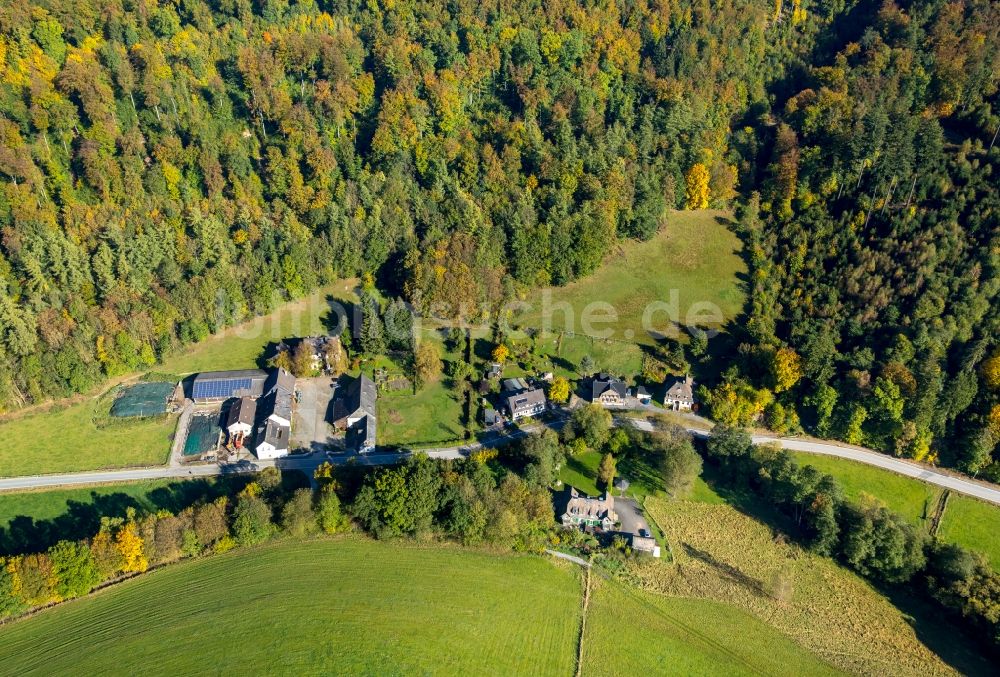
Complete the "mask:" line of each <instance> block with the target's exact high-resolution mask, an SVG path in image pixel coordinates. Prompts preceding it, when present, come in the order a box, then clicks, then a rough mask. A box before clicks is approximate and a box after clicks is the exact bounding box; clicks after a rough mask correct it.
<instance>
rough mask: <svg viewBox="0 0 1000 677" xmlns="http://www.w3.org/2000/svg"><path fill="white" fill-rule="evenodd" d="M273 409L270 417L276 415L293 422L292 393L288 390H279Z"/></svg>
mask: <svg viewBox="0 0 1000 677" xmlns="http://www.w3.org/2000/svg"><path fill="white" fill-rule="evenodd" d="M272 404H273V406H272V408H271V411H270V413H269V414H268V416H270V415H271V414H276V415H278V416H280V417H281V418H283V419H285V420H286V421H291V420H292V393H291V392H289V391H287V390H277V391H275V393H274V399H273V400H272Z"/></svg>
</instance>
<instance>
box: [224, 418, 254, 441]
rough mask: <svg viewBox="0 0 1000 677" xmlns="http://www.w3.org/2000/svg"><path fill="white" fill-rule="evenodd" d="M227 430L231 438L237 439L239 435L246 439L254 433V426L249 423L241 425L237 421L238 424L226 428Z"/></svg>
mask: <svg viewBox="0 0 1000 677" xmlns="http://www.w3.org/2000/svg"><path fill="white" fill-rule="evenodd" d="M226 430H227V431H228V432H229V436H230V437H236V436H237V435H243V436H244V437H246V436H248V435H249V434H250V433H251V432H253V426H251V425H250V424H249V423H241V422H239V421H237V422H236V423H234V424H232V425H231V426H229V427H228V428H226Z"/></svg>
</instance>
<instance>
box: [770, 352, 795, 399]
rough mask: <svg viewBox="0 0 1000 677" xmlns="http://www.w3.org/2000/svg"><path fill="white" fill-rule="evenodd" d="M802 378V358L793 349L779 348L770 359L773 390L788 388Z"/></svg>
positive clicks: (777, 391) (781, 390)
mask: <svg viewBox="0 0 1000 677" xmlns="http://www.w3.org/2000/svg"><path fill="white" fill-rule="evenodd" d="M800 378H802V359H801V358H800V357H799V354H798V353H797V352H795V351H794V350H793V349H791V348H788V347H785V348H779V349H778V350H777V351H775V353H774V359H773V360H772V361H771V379H772V381H773V385H774V392H776V393H780V392H783V391H785V390H788V389H789V388H791V387H792V386H793V385H795V384H796V383H798V382H799V379H800Z"/></svg>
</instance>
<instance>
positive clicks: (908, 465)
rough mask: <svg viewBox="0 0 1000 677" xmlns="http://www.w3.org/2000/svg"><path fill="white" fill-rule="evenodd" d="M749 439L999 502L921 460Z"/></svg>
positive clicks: (637, 422) (998, 491) (998, 493)
mask: <svg viewBox="0 0 1000 677" xmlns="http://www.w3.org/2000/svg"><path fill="white" fill-rule="evenodd" d="M631 422H632V425H634V426H635V427H636V428H638V429H640V430H647V431H649V430H652V429H653V424H652V422H650V421H649V420H648V419H632V420H631ZM687 431H688V432H689V433H691V434H692V435H694V436H695V437H701V438H705V437H708V436H709V432H708V431H706V430H703V429H700V428H690V427H689V428H687ZM752 439H753V443H754V444H770V443H777V444H779V445H781V448H782V449H788V450H789V451H804V452H806V453H809V454H821V455H823V456H836V457H838V458H846V459H849V460H852V461H858V462H859V463H867V464H868V465H873V466H876V467H879V468H884V469H885V470H889V471H891V472H894V473H898V474H900V475H905V476H906V477H913V478H915V479H918V480H923V481H924V482H928V483H930V484H936V485H937V486H939V487H944V488H946V489H951V490H952V491H955V492H958V493H960V494H966V495H967V496H974V497H975V498H979V499H982V500H984V501H989V502H990V503H996V504H997V505H1000V487H997V486H996V485H990V484H987V483H985V482H977V481H975V480H971V479H968V478H965V477H960V476H957V475H952V474H949V473H947V472H944V471H941V470H937V469H935V468H931V467H929V466H926V465H923V464H921V463H916V462H915V461H907V460H904V459H901V458H894V457H892V456H887V455H886V454H880V453H879V452H877V451H871V450H870V449H863V448H861V447H852V446H849V445H846V444H837V443H834V442H821V441H813V440H800V439H795V438H779V437H773V436H770V435H754V436H753V438H752Z"/></svg>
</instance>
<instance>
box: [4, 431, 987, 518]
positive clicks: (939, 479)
mask: <svg viewBox="0 0 1000 677" xmlns="http://www.w3.org/2000/svg"><path fill="white" fill-rule="evenodd" d="M702 421H703V424H704V419H702ZM565 422H566V419H565V418H556V419H553V420H550V421H547V422H545V423H536V424H533V425H530V426H525V427H524V428H521V429H517V430H512V431H499V432H492V433H486V434H485V435H484V436H483V437H482V438H481V439H480V440H479V441H477V442H472V443H470V444H467V445H461V446H454V447H441V448H434V449H419V450H415V451H417V452H422V453H425V454H427V455H428V456H430V457H431V458H441V459H446V458H451V459H455V458H462V457H463V456H467V455H468V454H470V453H471V452H473V451H476V450H478V449H482V448H490V447H499V446H503V445H505V444H509V443H511V442H514V441H516V440H518V439H521V438H523V437H524V436H525V435H528V434H530V433H533V432H537V431H538V430H541V429H542V428H543V427H549V428H552V429H554V430H557V429H559V428H561V427H562V426H563V424H564V423H565ZM626 422H627V423H628V424H630V425H632V426H634V427H636V428H637V429H639V430H646V431H651V430H653V429H654V424H653V422H652V421H650V420H649V419H643V418H616V419H615V425H624V424H626ZM685 428H686V430H687V431H688V432H689V433H691V434H692V435H694V436H695V437H699V438H705V437H708V435H709V433H708V431H706V430H705V429H704V428H694V427H690V426H685ZM753 443H754V444H768V443H777V444H780V445H781V447H782V448H784V449H788V450H790V451H802V452H806V453H810V454H822V455H825V456H836V457H839V458H846V459H849V460H852V461H858V462H860V463H867V464H868V465H873V466H876V467H879V468H884V469H885V470H889V471H891V472H894V473H898V474H900V475H904V476H906V477H912V478H914V479H918V480H923V481H924V482H929V483H930V484H934V485H937V486H940V487H944V488H946V489H951V490H952V491H955V492H957V493H960V494H965V495H967V496H973V497H975V498H979V499H982V500H984V501H989V502H990V503H995V504H997V505H1000V487H998V486H996V485H990V484H987V483H985V482H977V481H975V480H971V479H968V478H964V477H959V476H957V475H952V474H949V473H947V472H944V471H940V470H937V469H934V468H930V467H928V466H925V465H922V464H919V463H915V462H913V461H906V460H903V459H899V458H894V457H892V456H886V455H885V454H880V453H878V452H876V451H871V450H869V449H863V448H860V447H852V446H847V445H842V444H836V443H833V442H822V441H813V440H800V439H792V438H778V437H771V436H767V435H754V436H753ZM412 453H414V452H410V451H392V452H385V453H373V454H365V455H358V454H335V455H330V456H327V455H326V454H321V453H314V454H306V455H295V456H289V457H286V458H280V459H277V460H273V461H252V462H250V461H242V462H241V463H236V464H216V463H212V464H206V465H192V466H189V467H175V466H169V465H168V466H158V467H153V468H131V469H124V470H104V471H93V472H79V473H66V474H60V475H31V476H25V477H9V478H3V479H0V492H3V491H18V490H25V489H39V488H46V487H61V486H71V485H87V484H104V483H110V482H131V481H136V480H155V479H171V478H176V479H194V478H197V477H210V476H213V475H226V474H232V473H241V472H253V471H256V470H260V469H262V468H266V467H277V468H280V469H282V470H301V471H302V472H304V473H306V474H307V475H310V476H312V473H313V471H314V470H315V469H316V467H317V466H319V465H320V464H321V463H323V462H324V461H329V462H330V463H333V464H340V463H349V462H351V463H358V464H362V465H391V464H394V463H400V462H402V461H403V460H405V459H406V458H407V457H408V456H410V455H411V454H412Z"/></svg>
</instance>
